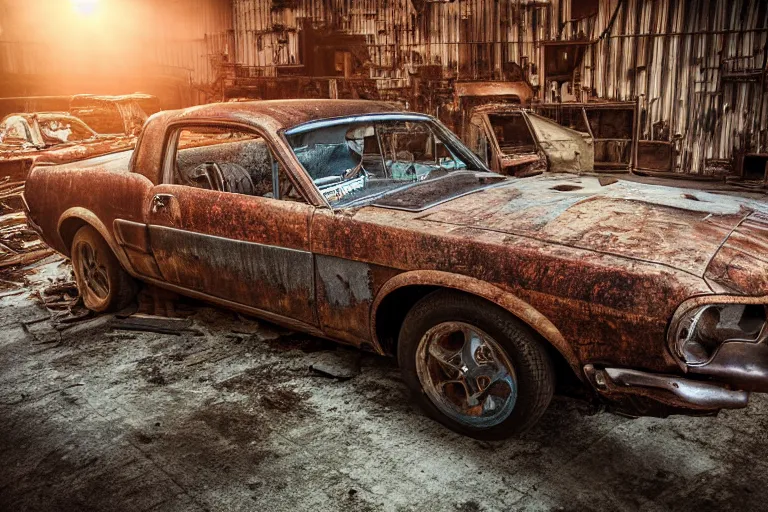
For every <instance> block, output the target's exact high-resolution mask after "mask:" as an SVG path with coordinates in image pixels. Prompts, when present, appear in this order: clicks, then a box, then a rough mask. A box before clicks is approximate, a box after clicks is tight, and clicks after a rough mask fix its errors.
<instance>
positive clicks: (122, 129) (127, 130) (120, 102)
mask: <svg viewBox="0 0 768 512" xmlns="http://www.w3.org/2000/svg"><path fill="white" fill-rule="evenodd" d="M69 108H70V111H71V112H72V114H73V115H75V116H77V117H79V118H80V119H82V120H83V121H85V122H86V123H88V125H89V126H91V127H92V128H93V129H94V131H96V133H100V134H107V135H138V134H139V132H140V131H141V127H142V126H143V125H144V121H146V120H147V117H148V116H150V115H152V114H154V113H156V112H159V111H160V103H159V101H158V99H157V97H155V96H152V95H150V94H141V93H134V94H126V95H123V96H96V95H92V94H77V95H75V96H72V99H71V100H70V107H69Z"/></svg>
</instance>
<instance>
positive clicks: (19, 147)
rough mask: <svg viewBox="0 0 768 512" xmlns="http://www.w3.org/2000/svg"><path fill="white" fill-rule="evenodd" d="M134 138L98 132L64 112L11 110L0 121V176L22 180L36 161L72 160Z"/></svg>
mask: <svg viewBox="0 0 768 512" xmlns="http://www.w3.org/2000/svg"><path fill="white" fill-rule="evenodd" d="M135 142H136V139H135V138H133V137H106V136H100V135H97V134H96V133H95V132H94V131H93V130H92V129H91V128H90V127H89V126H88V125H86V124H85V123H84V122H83V121H82V120H80V119H78V118H77V117H74V116H72V115H69V114H67V113H62V112H40V113H35V114H11V115H9V116H6V117H5V118H4V119H3V120H2V121H1V122H0V178H4V177H6V176H7V177H10V180H11V181H23V180H24V178H25V177H26V174H27V172H28V171H29V169H31V168H32V165H34V164H35V163H49V164H61V163H66V162H74V161H76V160H82V159H84V158H90V157H95V156H99V155H104V154H107V153H113V152H118V151H125V150H126V149H129V148H131V147H133V146H134V145H135Z"/></svg>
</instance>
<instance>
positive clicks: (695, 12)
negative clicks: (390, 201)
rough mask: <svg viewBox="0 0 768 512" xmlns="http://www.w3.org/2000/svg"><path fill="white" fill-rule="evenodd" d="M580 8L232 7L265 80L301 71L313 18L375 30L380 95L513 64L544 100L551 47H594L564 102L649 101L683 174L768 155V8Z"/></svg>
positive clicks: (700, 1) (327, 3) (715, 2)
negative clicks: (562, 43) (419, 79)
mask: <svg viewBox="0 0 768 512" xmlns="http://www.w3.org/2000/svg"><path fill="white" fill-rule="evenodd" d="M574 1H575V0H551V1H535V2H534V1H529V0H507V1H498V0H457V1H455V2H440V1H432V2H429V1H425V0H422V1H412V0H389V1H384V0H361V1H351V0H295V1H293V2H287V1H285V2H279V1H269V0H233V22H234V30H235V39H236V41H237V52H236V54H237V63H238V64H241V65H244V66H255V67H258V68H261V71H260V72H259V74H261V75H263V76H270V75H273V74H275V67H276V66H289V65H294V64H301V63H302V62H301V55H300V53H301V52H300V42H299V41H300V40H299V32H300V30H301V27H302V23H304V20H308V21H310V22H311V23H312V24H313V25H316V26H322V27H326V28H329V29H332V30H337V31H342V32H346V33H350V34H360V35H364V36H365V38H366V42H367V45H368V50H369V55H370V59H371V64H370V76H371V78H374V79H376V80H378V84H379V88H380V89H389V88H392V89H398V88H402V87H406V86H407V85H408V83H409V76H411V74H412V73H414V72H416V71H417V69H418V68H419V67H420V66H424V65H436V66H438V67H440V68H441V69H442V73H443V75H444V76H445V77H453V78H458V79H467V80H478V79H499V78H502V76H503V73H502V70H503V68H504V66H505V65H506V64H507V63H509V62H514V63H517V64H519V65H521V66H522V67H523V68H524V70H525V72H526V74H525V78H526V79H528V80H529V81H530V82H531V83H532V85H534V86H541V91H540V92H539V99H541V100H543V101H552V99H553V98H554V96H555V95H554V94H551V93H550V88H551V87H552V84H549V83H547V84H542V83H539V82H540V81H541V80H542V76H541V69H542V66H543V64H544V62H543V52H542V51H541V48H542V46H541V44H540V43H541V42H542V41H553V40H573V39H581V40H595V41H596V42H595V43H594V44H593V45H591V46H589V47H588V49H587V51H586V55H585V57H584V59H583V62H582V65H581V66H580V68H579V69H578V72H577V74H576V76H575V77H574V80H573V83H572V84H568V85H569V86H570V87H571V88H572V89H569V91H571V92H569V94H568V95H563V98H566V97H567V98H571V99H574V100H581V101H586V100H595V99H597V100H629V101H634V100H636V99H639V107H640V112H641V117H640V126H639V132H640V137H641V138H642V139H647V140H664V141H669V142H673V143H674V144H675V146H676V150H677V155H678V158H677V165H676V169H677V170H679V171H682V172H692V173H703V172H706V167H707V164H708V162H711V161H713V160H721V159H731V158H732V157H733V156H734V155H736V154H741V153H745V152H759V151H761V152H766V151H768V101H766V100H765V96H766V93H765V92H764V84H762V82H761V78H760V77H759V76H758V75H760V70H761V69H765V47H766V37H768V33H767V32H766V27H768V2H765V1H764V0H599V2H598V9H597V14H596V15H595V16H591V17H588V18H584V19H581V20H577V21H571V11H572V2H574ZM582 5H583V4H582ZM577 7H579V8H580V9H582V10H583V7H582V6H577ZM745 72H748V73H752V75H750V77H746V75H744V73H745ZM739 73H741V74H742V75H744V76H739ZM574 89H575V91H574ZM761 106H762V107H761ZM761 108H762V110H761Z"/></svg>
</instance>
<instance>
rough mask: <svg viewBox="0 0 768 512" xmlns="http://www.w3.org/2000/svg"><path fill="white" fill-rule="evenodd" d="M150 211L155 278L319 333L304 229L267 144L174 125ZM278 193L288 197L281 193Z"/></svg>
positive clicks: (253, 137)
mask: <svg viewBox="0 0 768 512" xmlns="http://www.w3.org/2000/svg"><path fill="white" fill-rule="evenodd" d="M167 144H168V147H167V148H166V158H165V162H164V172H163V176H164V178H163V180H162V181H163V183H162V184H160V185H158V186H156V187H154V189H153V190H152V194H151V199H150V204H148V205H146V208H147V212H146V215H147V224H148V226H149V244H150V247H151V250H152V253H153V254H154V257H155V259H156V261H157V266H158V268H159V271H160V273H161V275H162V278H163V279H164V280H165V281H167V282H168V283H169V284H171V285H173V286H175V287H178V288H180V289H184V290H190V291H193V292H196V293H197V294H204V295H205V296H208V297H212V298H215V299H219V300H221V301H227V302H230V303H236V304H242V305H245V306H248V307H250V308H255V309H257V310H259V311H262V312H267V313H271V314H273V315H277V316H279V317H283V318H288V319H293V320H298V321H300V322H302V323H304V324H309V325H317V321H316V316H315V308H314V297H315V290H314V268H313V258H312V254H311V253H310V250H309V248H310V245H309V241H310V240H309V222H310V219H311V216H312V213H313V211H314V207H313V206H310V205H309V204H307V203H306V202H304V201H303V200H302V198H301V197H300V196H298V195H297V194H292V197H283V198H281V197H280V194H281V182H282V183H287V182H286V181H285V180H287V179H289V178H288V176H287V174H286V173H285V169H284V168H283V167H282V165H281V164H280V162H279V161H278V160H277V159H275V157H274V152H273V151H272V149H271V147H270V145H269V143H268V141H267V140H266V139H265V138H264V137H262V136H261V135H259V134H257V133H254V132H250V131H248V130H243V129H242V128H238V127H232V126H225V125H217V126H210V125H208V126H199V125H186V126H177V127H176V128H174V129H172V130H171V132H170V136H169V138H168V142H167ZM282 188H285V186H284V185H283V186H282Z"/></svg>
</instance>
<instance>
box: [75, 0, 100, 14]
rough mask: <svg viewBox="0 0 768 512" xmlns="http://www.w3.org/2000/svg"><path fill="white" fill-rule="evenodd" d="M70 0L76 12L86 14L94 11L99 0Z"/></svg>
mask: <svg viewBox="0 0 768 512" xmlns="http://www.w3.org/2000/svg"><path fill="white" fill-rule="evenodd" d="M71 2H72V7H73V8H74V9H75V11H76V12H78V13H79V14H83V15H86V16H88V15H90V14H93V13H94V12H96V7H98V4H99V0H71Z"/></svg>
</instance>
